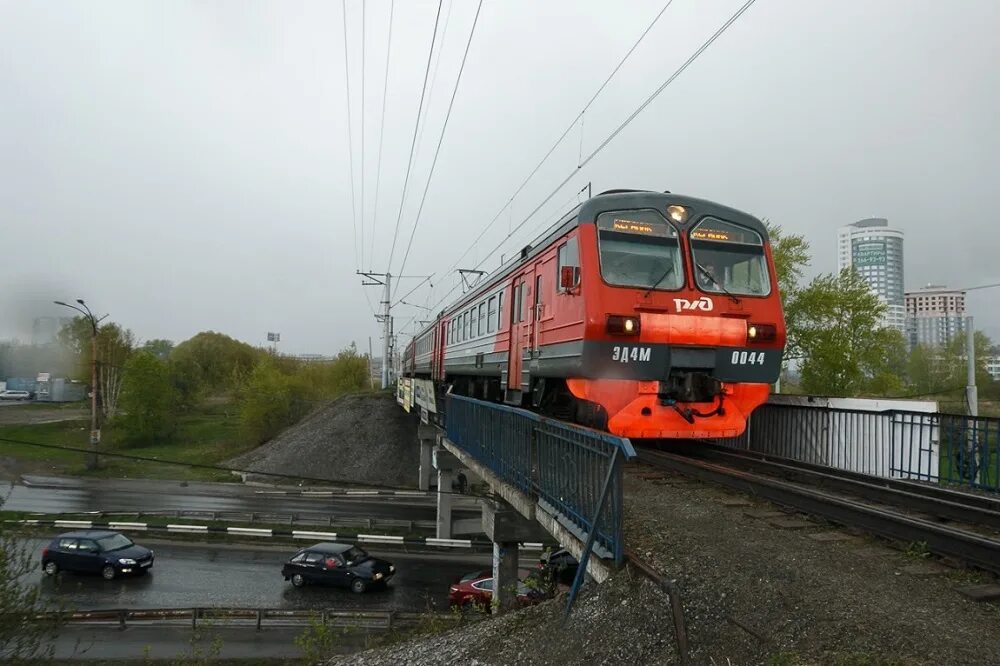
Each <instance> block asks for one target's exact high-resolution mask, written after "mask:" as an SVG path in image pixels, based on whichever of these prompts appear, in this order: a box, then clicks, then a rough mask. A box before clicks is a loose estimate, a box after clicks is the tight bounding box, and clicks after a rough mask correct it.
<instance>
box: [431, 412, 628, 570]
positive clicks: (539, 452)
mask: <svg viewBox="0 0 1000 666" xmlns="http://www.w3.org/2000/svg"><path fill="white" fill-rule="evenodd" d="M446 414H447V416H446V423H447V428H446V429H447V433H448V439H449V440H450V441H451V442H452V443H454V444H455V445H457V446H459V447H461V448H462V449H463V450H464V451H466V452H467V453H468V454H469V455H471V456H472V457H473V458H475V459H476V460H477V461H479V463H480V464H482V465H484V466H486V467H487V468H488V469H489V470H490V471H491V472H493V473H494V474H496V475H497V476H498V477H499V478H500V479H501V480H503V481H504V482H506V483H509V484H511V485H512V486H514V487H515V488H517V489H518V490H519V491H521V492H522V493H524V494H526V495H528V496H529V497H531V498H533V499H536V500H541V501H544V502H545V503H547V504H548V505H550V506H551V507H552V508H553V509H555V511H556V512H558V513H559V514H561V515H562V516H564V517H565V518H566V520H567V521H568V522H569V523H570V525H569V526H567V527H569V529H571V531H574V532H576V533H577V536H579V537H580V538H581V540H583V541H587V540H588V537H592V538H593V540H594V545H595V546H597V547H598V548H597V550H598V552H600V551H604V552H605V553H606V554H610V556H611V557H613V558H614V560H615V563H616V564H619V565H620V564H621V563H622V562H623V561H624V557H625V550H624V549H625V546H624V536H623V522H624V503H625V502H624V496H623V488H622V468H621V464H622V462H624V461H625V460H630V459H632V458H635V449H633V448H632V444H631V442H629V440H628V439H625V438H622V437H616V436H614V435H611V434H608V433H604V432H600V431H597V430H591V429H589V428H583V427H580V426H575V425H572V424H568V423H563V422H561V421H556V420H553V419H549V418H546V417H544V416H540V415H538V414H535V413H533V412H529V411H527V410H524V409H517V408H514V407H508V406H506V405H499V404H495V403H490V402H483V401H480V400H474V399H472V398H466V397H463V396H457V395H449V396H448V402H447V413H446ZM595 523H596V525H597V529H596V530H595V529H594V525H595ZM574 528H575V529H574Z"/></svg>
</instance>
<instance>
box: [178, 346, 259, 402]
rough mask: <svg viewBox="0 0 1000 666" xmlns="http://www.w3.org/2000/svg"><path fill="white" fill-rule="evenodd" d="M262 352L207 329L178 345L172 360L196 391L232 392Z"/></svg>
mask: <svg viewBox="0 0 1000 666" xmlns="http://www.w3.org/2000/svg"><path fill="white" fill-rule="evenodd" d="M263 355H264V352H263V351H262V350H260V349H256V348H254V347H252V346H250V345H248V344H247V343H245V342H240V341H239V340H234V339H233V338H231V337H229V336H228V335H223V334H222V333H216V332H214V331H204V332H202V333H198V334H197V335H195V336H194V337H192V338H191V339H189V340H185V341H184V342H182V343H180V344H179V345H177V346H176V347H175V348H174V350H173V351H172V352H171V354H170V359H171V360H172V361H174V362H176V363H177V367H178V371H179V372H182V373H183V374H184V378H183V383H184V384H185V385H186V386H188V387H196V391H197V392H203V391H232V390H234V389H236V388H237V387H238V386H239V383H240V381H241V378H242V377H243V376H244V375H246V374H247V373H249V372H250V371H251V370H252V369H253V367H254V364H255V363H256V362H257V360H258V359H259V358H260V357H261V356H263Z"/></svg>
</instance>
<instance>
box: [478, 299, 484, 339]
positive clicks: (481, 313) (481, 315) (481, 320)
mask: <svg viewBox="0 0 1000 666" xmlns="http://www.w3.org/2000/svg"><path fill="white" fill-rule="evenodd" d="M479 335H486V302H485V301H483V302H482V303H480V304H479Z"/></svg>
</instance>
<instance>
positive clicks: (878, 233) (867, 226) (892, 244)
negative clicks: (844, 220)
mask: <svg viewBox="0 0 1000 666" xmlns="http://www.w3.org/2000/svg"><path fill="white" fill-rule="evenodd" d="M851 267H853V268H854V270H855V271H857V273H858V275H860V276H861V277H862V278H863V279H864V281H865V282H867V283H868V286H869V287H871V290H872V291H873V292H875V294H876V295H877V296H878V297H879V299H881V300H882V301H883V302H884V303H885V304H886V306H887V309H886V313H885V316H884V318H883V325H884V326H887V327H890V328H895V329H896V330H898V331H899V332H900V333H903V334H904V335H905V334H906V302H905V298H904V293H903V232H902V230H900V229H895V228H893V227H890V226H889V221H888V220H886V219H885V218H881V217H872V218H868V219H866V220H860V221H858V222H855V223H853V224H848V225H847V226H844V227H841V228H840V229H838V230H837V270H838V271H842V270H844V269H845V268H851Z"/></svg>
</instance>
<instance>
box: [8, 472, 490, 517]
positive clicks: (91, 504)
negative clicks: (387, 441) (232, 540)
mask: <svg viewBox="0 0 1000 666" xmlns="http://www.w3.org/2000/svg"><path fill="white" fill-rule="evenodd" d="M24 481H25V483H24V484H14V485H13V486H11V485H10V484H0V492H3V493H4V494H5V495H6V493H7V492H9V493H10V495H9V497H7V499H6V501H5V502H4V509H5V510H7V511H31V512H37V513H85V512H88V511H103V512H121V513H137V512H149V513H154V512H157V511H187V512H208V513H211V512H218V513H220V514H251V513H257V514H271V515H276V514H277V515H284V516H288V515H292V514H294V515H296V516H298V517H299V518H300V519H303V520H305V519H310V518H311V519H314V520H327V519H328V518H329V517H330V516H333V517H335V518H355V519H357V518H375V519H378V518H383V519H394V520H411V521H415V520H422V521H434V520H435V517H436V508H435V506H436V498H435V496H434V495H432V494H427V495H420V494H411V493H407V494H399V495H396V494H380V495H371V496H365V495H337V494H333V495H330V496H310V495H296V494H288V495H281V494H273V492H274V491H269V490H265V489H261V488H254V487H250V486H243V485H240V484H227V483H189V484H186V485H182V484H181V482H179V481H154V480H131V479H129V480H124V479H68V478H54V477H52V478H49V477H26V478H25V480H24ZM459 502H460V504H459V506H460V508H459V509H457V511H456V514H457V515H456V517H458V518H475V517H477V516H479V515H480V512H479V509H478V508H477V507H476V504H475V500H473V499H472V498H461V499H460V500H459ZM220 518H225V516H220ZM245 519H246V518H245V517H244V520H245Z"/></svg>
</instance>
